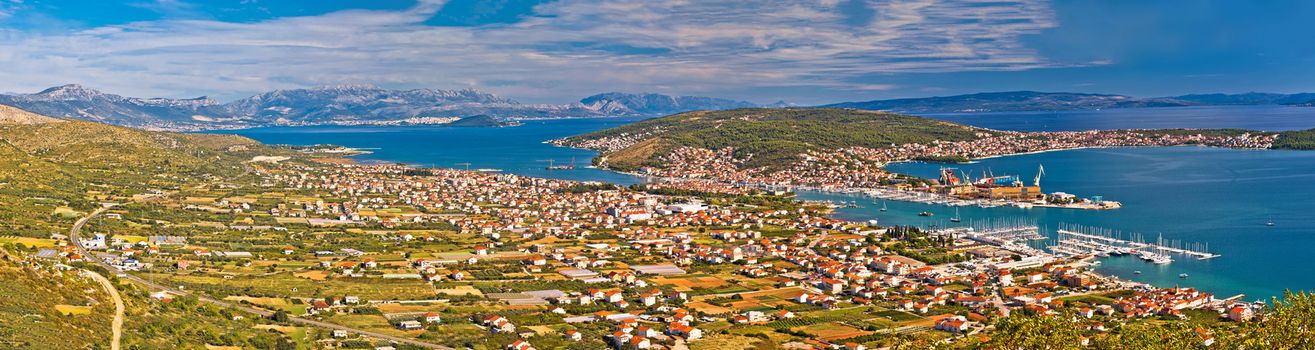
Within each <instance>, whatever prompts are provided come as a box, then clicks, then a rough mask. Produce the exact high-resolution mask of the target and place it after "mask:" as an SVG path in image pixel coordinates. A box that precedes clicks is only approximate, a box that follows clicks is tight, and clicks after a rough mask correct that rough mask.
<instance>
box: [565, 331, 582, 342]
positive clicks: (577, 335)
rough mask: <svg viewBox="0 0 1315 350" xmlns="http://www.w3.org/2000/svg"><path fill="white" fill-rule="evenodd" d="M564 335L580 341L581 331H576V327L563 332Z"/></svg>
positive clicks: (569, 338)
mask: <svg viewBox="0 0 1315 350" xmlns="http://www.w3.org/2000/svg"><path fill="white" fill-rule="evenodd" d="M562 336H564V337H566V339H567V340H570V341H580V339H581V335H580V332H576V331H575V330H574V329H572V330H568V331H566V333H563V334H562Z"/></svg>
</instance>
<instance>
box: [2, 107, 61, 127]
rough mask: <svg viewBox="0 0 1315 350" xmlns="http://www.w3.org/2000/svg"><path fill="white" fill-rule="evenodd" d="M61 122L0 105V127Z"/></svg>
mask: <svg viewBox="0 0 1315 350" xmlns="http://www.w3.org/2000/svg"><path fill="white" fill-rule="evenodd" d="M58 122H63V120H60V119H55V118H51V117H47V116H44V115H40V114H36V113H32V112H28V111H25V110H22V109H18V108H14V107H10V106H5V105H0V125H3V124H15V125H32V124H45V123H58Z"/></svg>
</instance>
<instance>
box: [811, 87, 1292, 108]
mask: <svg viewBox="0 0 1315 350" xmlns="http://www.w3.org/2000/svg"><path fill="white" fill-rule="evenodd" d="M1307 102H1315V93H1300V94H1273V93H1259V92H1250V93H1244V94H1194V95H1182V96H1170V97H1152V98H1137V97H1131V96H1124V95H1108V94H1086V93H1071V92H1036V91H1010V92H988V93H977V94H968V95H955V96H937V97H922V98H901V99H890V100H875V101H864V102H843V103H836V104H829V105H824V106H818V107H834V108H854V109H867V110H880V111H892V112H903V113H951V112H1010V111H1064V110H1095V109H1110V108H1144V107H1182V106H1215V105H1299V104H1301V103H1307Z"/></svg>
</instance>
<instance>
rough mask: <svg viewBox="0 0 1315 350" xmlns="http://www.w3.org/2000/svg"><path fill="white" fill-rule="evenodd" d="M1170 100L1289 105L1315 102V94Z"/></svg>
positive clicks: (1222, 96)
mask: <svg viewBox="0 0 1315 350" xmlns="http://www.w3.org/2000/svg"><path fill="white" fill-rule="evenodd" d="M1170 98H1172V99H1175V100H1180V101H1188V102H1194V103H1200V104H1209V105H1271V104H1273V105H1289V104H1300V103H1304V102H1309V101H1311V100H1315V93H1299V94H1274V93H1264V92H1248V93H1244V94H1194V95H1182V96H1174V97H1170Z"/></svg>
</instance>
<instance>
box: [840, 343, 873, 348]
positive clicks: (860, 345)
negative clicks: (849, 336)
mask: <svg viewBox="0 0 1315 350" xmlns="http://www.w3.org/2000/svg"><path fill="white" fill-rule="evenodd" d="M867 349H868V347H867V346H865V345H863V344H859V343H845V350H867Z"/></svg>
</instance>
